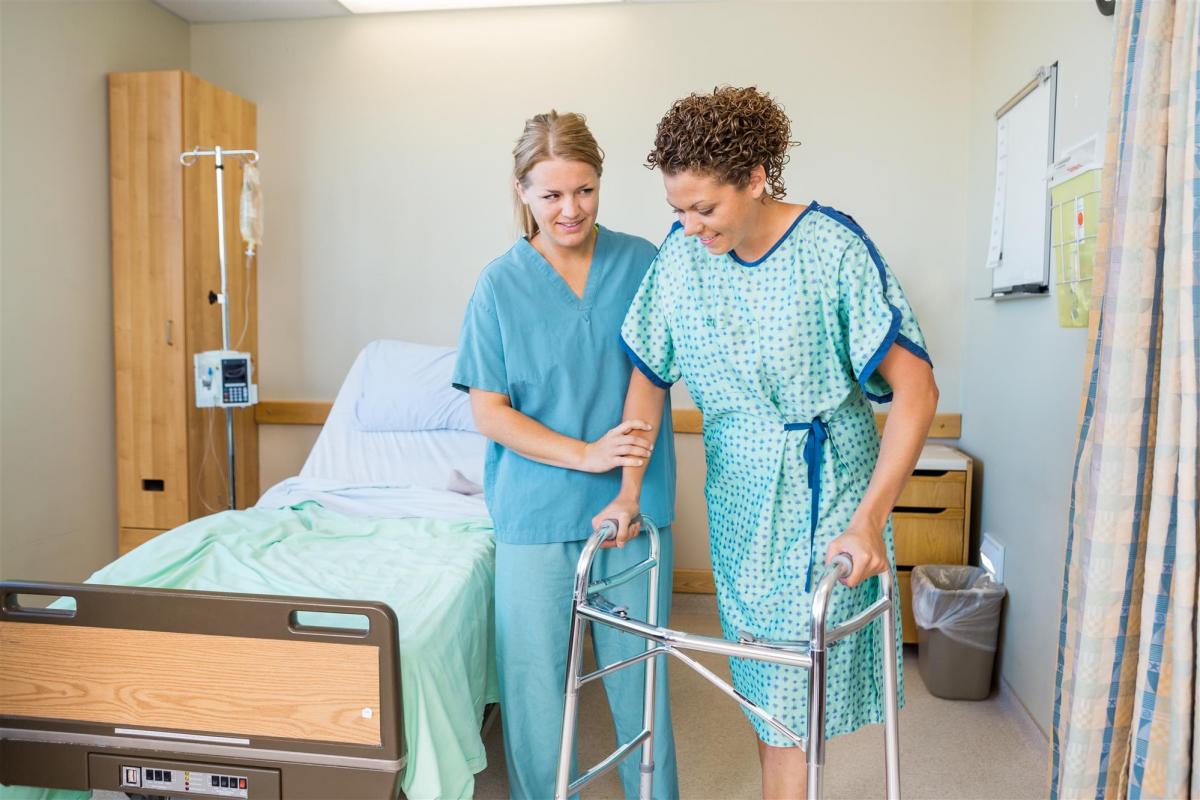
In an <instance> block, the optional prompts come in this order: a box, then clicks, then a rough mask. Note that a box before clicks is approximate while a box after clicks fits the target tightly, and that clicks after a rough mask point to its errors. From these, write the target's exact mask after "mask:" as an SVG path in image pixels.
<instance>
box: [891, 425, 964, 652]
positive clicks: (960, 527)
mask: <svg viewBox="0 0 1200 800" xmlns="http://www.w3.org/2000/svg"><path fill="white" fill-rule="evenodd" d="M973 473H974V462H973V461H972V460H971V457H970V456H968V455H967V454H966V453H964V452H962V451H961V450H956V449H954V448H953V447H949V446H947V445H944V444H927V445H925V449H924V450H922V451H921V459H920V460H919V461H918V462H917V468H916V469H915V470H913V476H912V477H911V478H910V479H909V481H908V484H907V485H906V486H905V487H904V491H903V492H901V493H900V499H899V500H898V501H897V502H896V508H895V510H894V511H893V512H892V525H893V528H894V530H895V534H896V576H897V579H898V584H899V588H900V616H901V619H902V621H903V625H904V642H905V644H911V643H915V642H916V641H917V626H916V623H915V622H913V615H912V602H911V596H912V595H911V583H910V580H911V578H912V568H913V567H915V566H917V565H919V564H966V563H967V562H968V560H969V559H970V547H971V480H972V477H973Z"/></svg>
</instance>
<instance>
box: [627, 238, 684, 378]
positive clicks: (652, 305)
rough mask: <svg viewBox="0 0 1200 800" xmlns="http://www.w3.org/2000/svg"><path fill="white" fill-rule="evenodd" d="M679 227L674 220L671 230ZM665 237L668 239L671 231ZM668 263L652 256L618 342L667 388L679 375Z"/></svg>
mask: <svg viewBox="0 0 1200 800" xmlns="http://www.w3.org/2000/svg"><path fill="white" fill-rule="evenodd" d="M679 227H681V226H680V225H679V223H675V225H674V226H672V228H671V233H674V232H675V230H676V229H678V228H679ZM667 238H668V240H669V239H670V234H668V235H667ZM667 263H668V262H666V261H664V260H663V259H661V258H655V260H654V263H653V264H651V265H650V269H649V271H647V272H646V277H644V278H643V279H642V285H641V286H640V287H638V291H637V294H636V295H634V298H633V302H632V303H631V304H630V306H629V312H628V313H627V314H626V315H625V322H624V323H623V324H622V326H621V344H622V345H623V346H624V347H625V352H626V353H627V354H628V355H629V358H630V360H631V361H633V363H634V365H635V366H636V367H637V368H638V370H639V371H640V372H641V373H642V374H643V375H645V376H646V377H647V378H649V379H650V381H651V382H652V383H653V384H654V385H655V386H657V387H659V388H660V389H666V388H669V387H670V386H671V384H673V383H675V382H676V381H678V380H679V378H680V370H679V366H678V365H677V364H676V363H675V340H674V338H673V337H672V335H671V309H672V307H673V301H672V300H671V296H672V291H671V287H672V276H671V274H670V272H669V268H668V266H667Z"/></svg>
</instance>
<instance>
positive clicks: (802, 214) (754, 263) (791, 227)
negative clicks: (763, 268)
mask: <svg viewBox="0 0 1200 800" xmlns="http://www.w3.org/2000/svg"><path fill="white" fill-rule="evenodd" d="M816 207H817V204H816V202H815V201H814V202H812V203H809V204H808V205H807V206H805V207H804V210H803V211H801V212H800V215H799V216H798V217H796V218H795V219H794V220H792V224H791V225H788V227H787V230H786V231H784V232H783V235H782V236H780V237H779V238H778V239H777V240H776V241H775V244H773V245H771V249H769V250H767V252H765V253H763V254H762V255H761V256H759V257H758V258H756V259H754V260H753V261H745V260H743V259H742V258H741V256H739V255H738V254H737V253H736V252H734V251H733V250H730V251H729V256H730V258H732V259H733V260H734V261H736V262H737V263H739V264H741V265H742V266H743V267H757V266H758V265H759V264H761V263H763V262H764V261H766V260H767V259H768V258H770V257H771V254H772V253H774V252H775V251H776V250H778V249H779V245H781V244H783V243H784V242H786V241H787V238H788V237H789V236H791V235H792V231H794V230H796V226H797V225H799V224H800V220H802V219H804V218H805V217H807V216H808V212H809V211H811V210H813V209H814V208H816Z"/></svg>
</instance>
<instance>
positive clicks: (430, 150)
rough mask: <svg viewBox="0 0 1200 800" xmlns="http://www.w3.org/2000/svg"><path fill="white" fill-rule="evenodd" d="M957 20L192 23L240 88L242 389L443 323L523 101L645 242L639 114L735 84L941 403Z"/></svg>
mask: <svg viewBox="0 0 1200 800" xmlns="http://www.w3.org/2000/svg"><path fill="white" fill-rule="evenodd" d="M970 19H971V11H970V7H969V6H968V5H964V4H958V3H932V4H921V3H902V4H895V3H883V4H859V3H854V4H846V3H787V4H779V3H767V4H759V3H749V2H737V3H728V2H727V3H706V4H669V5H667V4H660V5H614V6H590V7H588V6H583V7H559V8H541V9H509V10H497V11H468V12H454V13H428V14H404V15H382V16H370V17H360V18H339V19H328V20H315V21H301V22H286V23H253V24H228V25H195V26H193V27H192V71H193V72H195V73H196V74H198V75H199V76H201V77H203V78H205V79H206V80H210V81H213V82H215V83H217V84H219V85H221V86H225V87H226V88H228V89H231V90H233V91H235V92H237V93H239V94H241V95H243V96H245V97H247V98H249V99H251V100H253V101H254V102H256V103H257V104H258V113H259V147H260V149H261V151H262V162H261V165H260V166H261V171H262V178H263V186H264V192H265V206H266V212H265V221H266V243H265V246H264V248H263V253H262V263H261V271H260V273H259V287H260V293H261V298H262V299H261V301H260V322H259V341H260V348H261V349H260V353H261V364H260V365H259V377H260V384H261V396H263V397H265V398H269V399H331V398H332V397H333V395H334V392H335V391H336V389H337V387H338V385H339V383H340V381H341V378H342V376H343V374H344V373H345V370H346V369H347V368H348V367H349V365H350V363H351V361H352V359H353V358H354V355H355V354H356V353H357V351H358V349H359V348H361V347H362V346H363V344H365V343H366V342H367V341H369V340H371V339H374V338H378V337H396V338H404V339H410V340H414V341H421V342H432V343H452V342H454V341H456V339H457V336H458V329H459V324H460V322H461V319H462V309H463V307H464V305H465V302H466V300H467V298H468V297H469V295H470V292H471V290H472V288H473V286H474V283H475V279H476V277H477V276H478V274H479V271H480V269H481V268H482V267H483V266H484V265H485V264H486V263H487V262H488V261H489V260H490V259H491V258H493V257H494V256H496V255H498V254H499V253H501V252H503V251H504V250H505V249H507V247H508V246H509V245H510V244H511V242H512V239H513V228H512V226H511V214H510V210H509V202H510V200H509V188H508V187H509V184H508V171H509V169H510V163H511V162H510V151H511V148H512V143H513V140H514V138H515V137H516V135H517V134H518V133H519V132H520V129H521V124H522V121H523V119H524V118H525V117H526V116H528V115H530V114H532V113H536V112H538V111H542V110H545V109H548V108H551V107H556V108H559V109H570V110H578V111H583V112H584V113H586V114H587V115H588V117H589V120H590V123H591V125H592V127H593V129H594V131H595V133H596V135H597V138H598V139H599V140H600V143H601V145H602V146H603V147H604V148H605V150H606V152H607V160H606V169H605V174H604V185H603V198H602V206H601V214H600V218H601V221H602V222H603V223H604V224H606V225H608V226H610V227H613V228H616V229H619V230H625V231H629V232H632V233H637V234H640V235H642V236H645V237H646V238H648V239H650V240H651V241H654V242H655V243H657V242H658V241H659V240H660V239H661V238H662V236H663V234H664V233H665V232H666V230H667V228H668V226H669V225H670V223H671V218H670V216H669V214H668V213H667V211H668V209H667V206H666V202H665V200H664V197H663V192H662V185H661V179H660V177H659V176H658V174H656V173H652V172H650V171H648V170H646V169H645V168H644V167H643V166H642V161H643V159H644V157H645V155H646V152H647V150H648V149H649V146H650V144H651V142H652V139H653V133H654V125H655V123H656V122H657V120H658V118H659V117H660V116H661V114H662V113H663V111H665V110H666V108H667V106H668V105H669V103H670V102H671V101H672V100H673V99H675V98H676V97H678V96H680V95H682V94H685V93H687V92H689V91H696V90H701V91H704V90H708V89H711V88H712V86H714V85H716V84H718V83H735V84H757V85H759V86H760V87H762V88H764V89H767V90H769V91H771V92H772V93H773V94H774V95H775V96H776V97H777V98H778V99H779V100H780V101H782V103H783V104H784V105H785V106H786V108H787V109H788V111H789V112H790V114H791V116H792V117H793V120H794V122H795V130H794V133H795V136H796V138H798V139H800V140H802V141H803V143H804V144H803V146H802V147H800V148H797V149H796V150H795V151H794V154H793V157H792V162H791V165H790V166H789V168H788V172H787V179H788V185H789V187H790V195H791V197H792V198H793V199H796V200H809V199H817V200H819V201H820V202H822V203H825V204H829V205H834V206H837V207H839V208H842V209H844V210H846V211H848V212H850V213H852V214H853V215H854V216H855V218H856V219H858V221H859V222H861V223H862V224H863V225H864V226H865V227H866V228H867V229H868V230H869V231H871V233H872V236H873V238H875V240H876V241H878V242H880V243H881V246H882V248H883V251H884V253H885V255H886V256H887V258H888V259H889V261H890V263H891V265H892V266H893V268H894V269H895V271H896V272H897V274H898V275H899V276H900V279H901V280H902V282H903V283H904V286H905V288H906V290H907V291H908V293H909V296H910V298H911V299H912V301H913V305H914V306H915V307H916V309H917V312H918V314H920V316H921V320H922V324H923V326H924V328H925V333H926V335H927V337H928V338H929V343H930V350H931V352H932V354H933V358H934V361H935V363H936V364H937V370H938V378H939V381H940V382H941V384H942V387H943V389H942V398H943V399H942V405H943V408H944V409H946V410H955V411H956V410H959V408H960V405H959V383H960V382H959V371H960V365H961V361H962V348H961V342H960V336H961V331H962V314H963V309H962V303H961V301H960V298H961V297H962V293H963V285H964V280H965V271H964V253H965V248H966V237H965V232H964V229H963V225H962V222H963V220H964V214H963V207H964V204H965V200H966V185H967V183H966V166H967V143H968V129H969V126H968V122H969V120H968V113H967V112H968V109H969V107H970V94H969V92H970V79H969V73H970V66H971V64H970V47H969V45H970V33H971V27H970ZM294 436H296V437H301V438H300V439H299V441H307V440H308V438H310V437H311V434H309V433H305V432H300V431H297V432H295V434H294ZM288 437H289V434H288V433H286V432H270V433H264V437H263V439H262V447H261V452H262V464H263V466H262V472H263V483H264V487H265V486H266V485H267V484H268V483H269V481H270V480H271V479H272V478H275V477H279V476H281V475H284V474H288V473H290V472H294V469H295V468H296V467H298V465H299V462H298V461H295V460H293V456H295V455H297V454H301V453H302V452H303V447H301V446H300V445H298V444H294V443H293V444H292V445H289V444H287V439H288ZM680 452H681V459H680V461H681V469H680V501H681V502H680V525H679V530H680V531H681V532H682V533H684V536H682V537H681V540H680V545H679V548H678V561H679V563H680V564H681V565H682V566H694V567H706V566H707V564H708V553H707V548H708V545H707V540H706V538H705V530H706V526H705V524H704V510H703V498H702V493H701V491H702V490H701V484H702V481H703V457H702V450H701V448H700V446H699V444H698V442H695V441H681V442H680Z"/></svg>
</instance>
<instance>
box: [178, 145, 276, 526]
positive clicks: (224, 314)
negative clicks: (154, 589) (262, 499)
mask: <svg viewBox="0 0 1200 800" xmlns="http://www.w3.org/2000/svg"><path fill="white" fill-rule="evenodd" d="M201 156H213V158H214V160H215V162H216V169H215V170H214V172H216V176H217V253H218V254H219V255H220V258H221V293H220V294H219V295H217V302H218V303H220V304H221V349H222V350H228V349H229V294H228V288H227V284H226V271H225V192H224V183H223V180H222V177H223V174H224V172H225V158H224V157H225V156H238V157H240V158H242V159H243V160H245V161H249V162H250V163H251V164H257V163H258V151H257V150H222V149H221V147H220V145H218V146H216V147H214V148H213V149H212V150H201V149H200V148H199V147H195V148H193V149H192V150H189V151H188V152H186V153H183V154H182V155H180V156H179V163H181V164H183V165H184V166H185V167H190V166H192V165H193V164H195V163H196V161H197V160H199V158H200V157H201ZM225 441H226V443H227V445H228V453H229V508H230V509H236V508H237V483H236V481H235V473H234V463H235V460H236V459H235V457H234V443H233V409H232V408H230V407H229V406H226V407H225Z"/></svg>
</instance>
